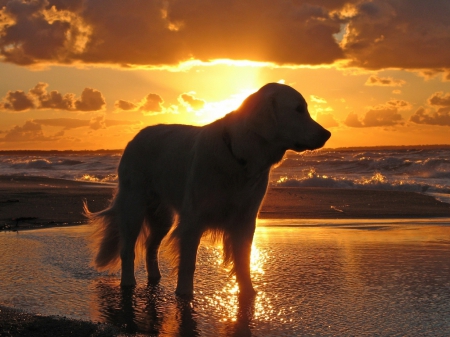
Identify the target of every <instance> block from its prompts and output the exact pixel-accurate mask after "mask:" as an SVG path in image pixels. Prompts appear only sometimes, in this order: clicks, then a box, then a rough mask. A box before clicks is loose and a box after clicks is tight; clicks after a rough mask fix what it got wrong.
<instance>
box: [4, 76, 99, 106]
mask: <svg viewBox="0 0 450 337" xmlns="http://www.w3.org/2000/svg"><path fill="white" fill-rule="evenodd" d="M47 87H48V84H47V83H43V82H39V83H38V84H37V85H36V86H35V87H34V88H33V89H31V90H29V91H28V93H25V92H23V91H21V90H18V91H8V93H7V94H6V96H5V97H4V98H3V100H2V101H1V102H0V110H7V111H25V110H28V109H55V110H67V111H98V110H102V109H103V107H104V106H105V104H106V102H105V98H104V97H103V95H102V94H101V92H100V91H98V90H95V89H92V88H85V89H84V90H83V92H82V93H81V97H80V98H79V99H76V97H75V94H64V95H63V94H61V93H59V92H58V91H56V90H52V91H50V92H47Z"/></svg>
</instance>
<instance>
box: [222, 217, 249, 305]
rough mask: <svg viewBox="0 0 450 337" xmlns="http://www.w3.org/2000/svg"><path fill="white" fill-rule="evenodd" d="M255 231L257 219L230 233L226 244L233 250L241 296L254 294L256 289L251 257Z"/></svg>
mask: <svg viewBox="0 0 450 337" xmlns="http://www.w3.org/2000/svg"><path fill="white" fill-rule="evenodd" d="M254 232H255V221H254V220H253V222H252V223H248V224H245V226H243V227H239V230H234V231H233V232H232V233H229V237H228V238H227V241H228V242H227V243H226V245H227V246H228V247H229V249H231V251H232V259H233V271H234V273H235V274H236V281H237V283H238V285H239V293H240V295H241V296H244V297H247V296H253V295H255V293H256V292H255V290H254V289H253V286H252V280H251V276H250V259H251V251H252V242H253V235H254Z"/></svg>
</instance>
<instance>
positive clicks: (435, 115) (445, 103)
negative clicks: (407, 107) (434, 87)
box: [410, 92, 450, 126]
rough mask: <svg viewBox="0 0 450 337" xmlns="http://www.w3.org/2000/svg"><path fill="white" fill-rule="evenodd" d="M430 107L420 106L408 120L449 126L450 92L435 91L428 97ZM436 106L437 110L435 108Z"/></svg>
mask: <svg viewBox="0 0 450 337" xmlns="http://www.w3.org/2000/svg"><path fill="white" fill-rule="evenodd" d="M428 104H429V105H431V106H432V107H433V108H432V109H426V108H423V107H420V108H419V109H418V110H417V111H416V112H415V113H414V115H412V116H411V118H410V121H411V122H414V123H416V124H430V125H440V126H450V93H447V94H444V93H443V92H436V93H434V94H433V95H431V96H430V97H429V98H428ZM436 107H439V108H437V110H436V109H435V108H436Z"/></svg>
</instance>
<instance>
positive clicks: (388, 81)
mask: <svg viewBox="0 0 450 337" xmlns="http://www.w3.org/2000/svg"><path fill="white" fill-rule="evenodd" d="M405 83H406V82H405V81H403V80H396V79H393V78H392V77H378V76H376V75H372V76H370V77H369V78H368V79H367V81H366V83H365V85H369V86H383V87H401V86H402V85H404V84H405Z"/></svg>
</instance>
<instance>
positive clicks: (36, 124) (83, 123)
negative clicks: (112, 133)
mask: <svg viewBox="0 0 450 337" xmlns="http://www.w3.org/2000/svg"><path fill="white" fill-rule="evenodd" d="M135 124H139V122H135V121H126V120H115V119H106V118H105V115H98V116H95V117H93V118H91V119H77V118H47V119H33V120H28V121H26V122H25V124H24V125H23V126H17V125H16V126H14V127H13V128H12V129H10V130H7V131H4V132H1V133H4V134H5V136H4V137H3V138H0V141H6V142H29V141H52V140H58V139H59V138H61V137H62V136H64V132H65V131H67V130H72V129H77V128H89V129H91V130H99V129H106V128H109V127H114V126H122V125H135ZM43 126H50V127H59V128H61V130H59V131H58V132H57V133H55V134H54V135H53V136H45V135H44V131H43V128H42V127H43Z"/></svg>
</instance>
